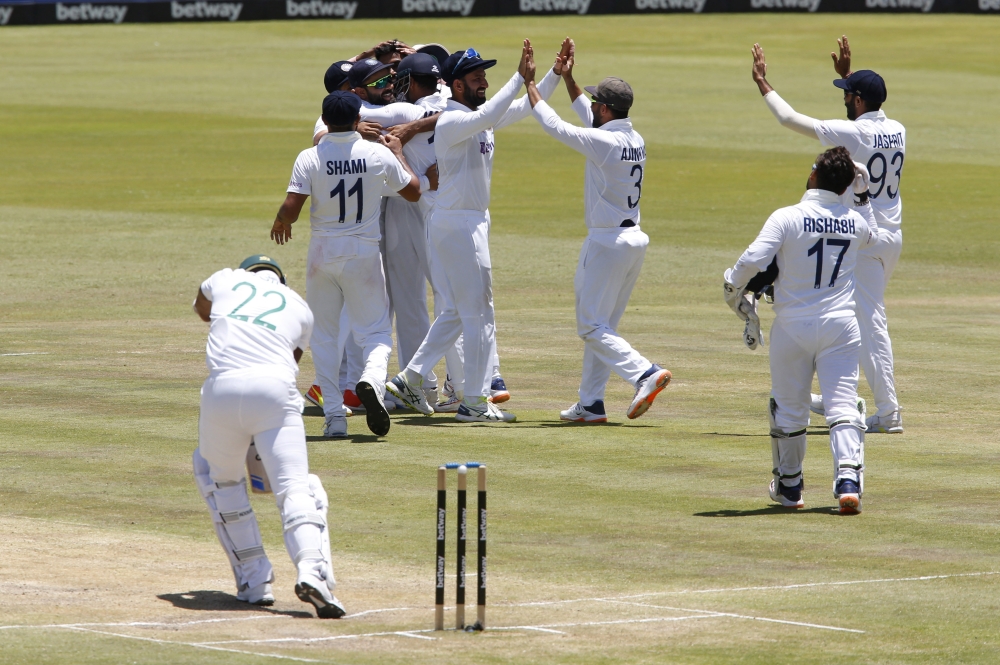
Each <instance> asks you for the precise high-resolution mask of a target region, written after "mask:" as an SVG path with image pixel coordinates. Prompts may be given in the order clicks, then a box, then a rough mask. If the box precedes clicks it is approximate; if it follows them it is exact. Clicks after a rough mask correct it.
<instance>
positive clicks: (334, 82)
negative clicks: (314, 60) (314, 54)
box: [323, 60, 354, 92]
mask: <svg viewBox="0 0 1000 665" xmlns="http://www.w3.org/2000/svg"><path fill="white" fill-rule="evenodd" d="M353 64H354V63H353V62H348V61H346V60H338V61H337V62H335V63H333V64H332V65H330V68H329V69H327V70H326V75H325V76H324V77H323V85H325V86H326V91H327V92H333V91H334V90H339V89H340V86H342V85H344V81H346V80H347V73H348V72H350V71H351V66H352V65H353Z"/></svg>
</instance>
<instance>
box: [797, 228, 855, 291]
mask: <svg viewBox="0 0 1000 665" xmlns="http://www.w3.org/2000/svg"><path fill="white" fill-rule="evenodd" d="M826 244H827V245H829V246H830V247H840V254H838V255H837V263H836V264H835V265H834V266H833V273H832V274H831V275H830V283H829V284H828V285H827V286H833V285H834V283H835V282H836V281H837V277H839V276H840V264H841V263H843V261H844V254H847V248H848V247H850V246H851V241H850V240H839V239H837V238H831V239H830V240H827V241H826ZM813 254H815V255H816V281H815V282H814V283H813V288H814V289H818V288H820V287H821V286H822V285H823V238H820V239H819V240H817V241H816V244H815V245H813V246H812V247H810V248H809V251H808V252H806V255H807V256H812V255H813Z"/></svg>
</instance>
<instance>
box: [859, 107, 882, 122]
mask: <svg viewBox="0 0 1000 665" xmlns="http://www.w3.org/2000/svg"><path fill="white" fill-rule="evenodd" d="M857 119H858V120H885V111H883V110H882V109H879V110H878V111H870V112H868V113H862V114H861V115H859V116H858V118H857Z"/></svg>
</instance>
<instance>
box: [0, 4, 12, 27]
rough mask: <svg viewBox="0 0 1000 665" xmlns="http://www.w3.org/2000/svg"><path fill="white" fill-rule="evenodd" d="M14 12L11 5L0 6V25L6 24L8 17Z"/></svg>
mask: <svg viewBox="0 0 1000 665" xmlns="http://www.w3.org/2000/svg"><path fill="white" fill-rule="evenodd" d="M13 14H14V8H13V7H0V25H7V23H8V22H9V21H10V17H11V16H12V15H13Z"/></svg>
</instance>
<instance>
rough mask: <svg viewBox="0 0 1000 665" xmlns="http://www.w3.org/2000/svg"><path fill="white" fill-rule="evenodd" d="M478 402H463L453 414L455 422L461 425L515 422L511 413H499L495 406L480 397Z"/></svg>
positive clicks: (514, 417)
mask: <svg viewBox="0 0 1000 665" xmlns="http://www.w3.org/2000/svg"><path fill="white" fill-rule="evenodd" d="M480 400H481V401H479V402H477V403H476V404H469V403H468V402H464V401H463V402H462V403H461V404H460V405H459V407H458V412H457V413H456V414H455V420H458V421H460V422H463V423H512V422H514V421H515V420H517V416H515V415H514V414H513V413H507V412H506V411H501V410H500V408H499V407H498V406H497V405H496V404H494V403H493V402H490V401H488V400H487V399H486V398H485V397H481V398H480Z"/></svg>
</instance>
